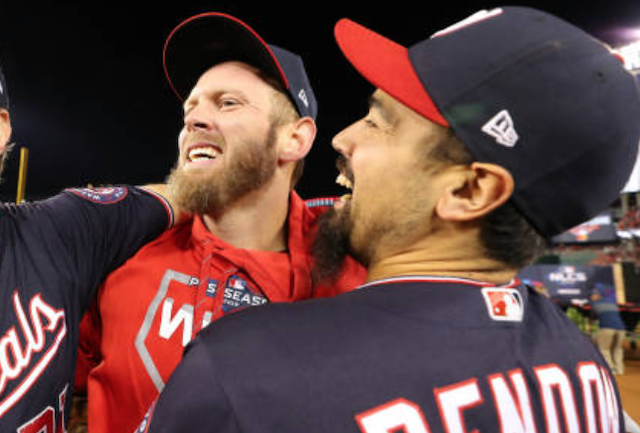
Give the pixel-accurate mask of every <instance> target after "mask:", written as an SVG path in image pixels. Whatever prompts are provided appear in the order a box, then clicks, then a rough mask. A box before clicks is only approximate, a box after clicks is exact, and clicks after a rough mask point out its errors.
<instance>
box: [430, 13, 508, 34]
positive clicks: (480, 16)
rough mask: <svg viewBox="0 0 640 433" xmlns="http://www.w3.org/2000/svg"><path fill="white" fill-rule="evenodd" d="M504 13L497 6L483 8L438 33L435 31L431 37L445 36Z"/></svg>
mask: <svg viewBox="0 0 640 433" xmlns="http://www.w3.org/2000/svg"><path fill="white" fill-rule="evenodd" d="M501 14H502V9H500V8H496V9H491V10H489V11H488V10H486V9H483V10H481V11H478V12H476V13H475V14H473V15H471V16H469V17H467V18H465V19H463V20H462V21H458V22H457V23H455V24H453V25H450V26H449V27H447V28H445V29H442V30H440V31H438V32H436V33H434V34H433V35H432V36H431V37H432V38H435V37H438V36H444V35H447V34H449V33H453V32H455V31H457V30H460V29H462V28H464V27H468V26H470V25H473V24H475V23H478V22H480V21H484V20H486V19H489V18H493V17H495V16H498V15H501Z"/></svg>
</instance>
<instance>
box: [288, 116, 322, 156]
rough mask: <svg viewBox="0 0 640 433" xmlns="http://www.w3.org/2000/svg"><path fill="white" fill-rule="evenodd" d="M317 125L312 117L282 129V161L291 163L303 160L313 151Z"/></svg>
mask: <svg viewBox="0 0 640 433" xmlns="http://www.w3.org/2000/svg"><path fill="white" fill-rule="evenodd" d="M316 131H317V128H316V123H315V121H314V120H313V119H312V118H310V117H302V118H300V119H298V120H297V121H296V122H295V123H293V124H291V125H287V126H285V127H283V128H282V129H281V134H284V135H283V137H281V138H280V143H281V145H280V161H283V162H290V161H299V160H301V159H303V158H304V157H305V156H306V155H307V154H308V153H309V151H310V150H311V145H312V144H313V140H314V139H315V137H316Z"/></svg>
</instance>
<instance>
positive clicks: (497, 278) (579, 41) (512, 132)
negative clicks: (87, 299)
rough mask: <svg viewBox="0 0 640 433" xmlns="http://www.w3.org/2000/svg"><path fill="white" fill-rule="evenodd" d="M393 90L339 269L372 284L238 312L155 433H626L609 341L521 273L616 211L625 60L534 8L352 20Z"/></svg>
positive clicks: (151, 422)
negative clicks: (384, 32) (396, 22)
mask: <svg viewBox="0 0 640 433" xmlns="http://www.w3.org/2000/svg"><path fill="white" fill-rule="evenodd" d="M335 31H336V38H337V41H338V44H339V46H340V48H341V50H342V52H343V53H344V54H345V56H346V58H347V59H348V60H349V61H350V62H351V63H352V64H353V66H354V67H355V68H356V69H357V70H358V71H359V72H360V74H362V75H363V76H364V78H366V79H367V80H368V81H370V82H371V83H372V84H373V85H374V86H375V87H376V88H377V89H376V90H375V92H374V93H373V95H372V97H371V99H370V110H369V112H368V114H367V115H366V117H365V118H363V119H362V120H360V121H358V122H356V123H354V124H353V125H351V126H349V127H348V128H347V129H345V130H344V131H342V132H341V133H340V134H338V136H336V137H335V139H334V142H333V146H334V148H335V149H336V150H337V151H338V152H339V153H340V154H341V162H340V164H339V167H340V171H341V176H340V177H341V179H340V183H342V184H344V185H345V186H347V187H348V188H350V189H352V194H350V195H347V196H345V197H343V199H342V200H341V202H340V203H339V204H337V205H336V206H335V208H334V211H333V213H332V214H331V215H329V216H328V217H327V219H326V222H325V226H324V228H323V230H322V232H323V234H324V235H325V236H324V237H321V239H322V241H319V242H318V244H317V252H318V256H317V257H318V264H319V265H321V266H323V269H325V271H323V273H320V274H319V275H321V276H325V277H330V276H331V274H332V270H333V271H335V270H338V269H340V260H339V258H340V257H339V256H340V255H341V254H343V253H346V252H350V253H352V254H353V255H354V256H355V257H356V258H358V259H359V260H360V261H361V262H362V263H363V264H365V265H366V266H367V267H368V272H369V273H368V283H367V284H365V285H364V286H361V287H360V288H359V289H358V290H356V291H353V292H350V293H347V294H344V295H340V296H337V297H334V298H330V299H323V300H314V301H308V302H302V303H298V304H297V305H276V304H272V305H269V306H264V307H258V308H255V309H251V310H249V311H243V312H240V313H238V314H236V315H234V316H232V317H228V318H223V319H222V320H220V321H218V322H217V323H215V324H212V325H211V326H209V327H208V328H206V329H205V330H203V331H202V332H201V333H200V334H199V335H198V336H197V337H196V339H195V340H194V341H193V342H192V343H191V344H190V345H189V346H188V347H187V349H186V352H185V355H184V359H183V361H182V363H181V365H180V366H179V367H178V368H177V369H176V370H175V371H174V374H173V376H172V378H171V379H170V380H169V382H168V383H167V385H166V387H165V389H164V391H163V393H162V394H161V395H160V397H159V399H158V400H157V401H156V403H155V405H154V406H153V407H152V409H151V410H150V411H149V413H148V415H147V417H146V418H145V420H144V421H143V423H142V425H141V428H140V430H142V431H143V430H145V429H148V430H149V431H151V432H174V431H201V432H202V431H211V432H214V431H215V432H243V433H249V432H264V431H269V432H276V431H277V432H329V431H330V432H366V433H386V432H398V431H403V432H406V433H427V432H430V433H435V432H447V433H454V432H455V433H462V432H485V433H486V432H511V433H516V432H576V433H577V432H620V431H624V420H623V411H622V408H621V405H620V397H619V394H618V391H617V387H616V384H615V381H614V379H613V376H612V373H611V371H610V369H609V368H608V367H607V364H606V362H605V361H604V359H603V358H602V356H601V355H600V354H599V353H598V351H597V349H596V348H595V347H594V346H593V344H592V343H591V342H590V341H589V340H588V339H587V338H586V337H585V336H583V335H582V334H581V333H580V331H579V330H578V329H577V328H576V327H575V326H573V325H572V324H571V323H570V321H569V320H568V319H567V318H566V317H565V316H564V315H563V313H562V312H561V311H560V310H559V309H558V308H557V307H555V306H554V305H552V304H551V303H550V302H549V301H548V299H546V298H545V297H544V296H542V295H540V294H538V293H537V292H535V291H534V290H532V289H530V288H528V287H526V286H524V285H523V284H522V283H520V282H519V281H518V280H517V279H516V274H517V271H518V270H519V269H520V268H522V267H523V266H525V265H526V264H528V263H530V262H531V261H533V260H534V259H535V258H536V257H537V255H538V254H539V253H540V252H541V250H542V249H543V248H544V246H545V239H547V238H549V237H551V236H553V235H556V234H558V233H561V232H563V231H565V230H567V229H569V228H571V227H573V226H575V225H577V224H579V223H581V222H583V221H585V220H587V219H589V218H590V217H592V216H594V215H596V214H597V213H598V212H600V211H601V210H603V209H604V208H606V207H607V206H609V205H610V204H612V202H613V201H614V200H615V199H616V198H617V196H618V194H619V192H620V191H621V189H622V188H623V186H624V185H625V182H626V181H627V178H628V177H629V175H630V173H631V170H632V166H633V164H634V162H635V161H636V155H637V147H638V140H639V138H640V124H639V123H638V119H640V94H639V92H638V88H637V84H636V81H635V79H634V77H633V76H632V75H630V74H629V73H628V72H627V71H626V70H625V68H624V66H623V64H622V62H621V61H620V59H619V58H618V57H616V56H615V55H613V54H612V53H611V52H610V50H609V49H608V48H607V47H606V46H605V45H604V44H602V43H601V42H599V41H598V40H596V39H594V38H592V37H591V36H589V35H588V34H586V33H584V32H583V31H581V30H580V29H578V28H576V27H574V26H573V25H571V24H569V23H567V22H565V21H562V20H560V19H558V18H556V17H554V16H551V15H549V14H547V13H544V12H541V11H537V10H534V9H529V8H520V7H503V8H498V9H493V10H488V11H481V12H479V13H477V14H474V15H473V16H471V17H469V18H467V19H465V20H463V21H461V22H458V23H457V24H454V25H453V26H450V27H448V28H447V29H445V30H442V31H439V32H437V33H436V34H434V35H433V36H431V37H430V38H429V39H427V40H424V41H421V42H418V43H417V44H415V45H413V46H411V47H409V48H405V47H403V46H401V45H399V44H397V43H395V42H393V41H391V40H389V39H387V38H385V37H383V36H381V35H379V34H376V33H374V32H373V31H371V30H369V29H367V28H365V27H363V26H361V25H359V24H356V23H354V22H353V21H350V20H346V19H345V20H341V21H340V22H339V23H338V24H337V26H336V29H335Z"/></svg>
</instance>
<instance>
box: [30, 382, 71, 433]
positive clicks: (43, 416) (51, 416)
mask: <svg viewBox="0 0 640 433" xmlns="http://www.w3.org/2000/svg"><path fill="white" fill-rule="evenodd" d="M68 388H69V386H68V385H67V386H65V387H64V390H63V391H62V392H61V393H60V396H59V397H58V410H59V411H60V412H59V413H60V416H59V417H58V428H57V429H56V428H55V427H56V414H55V413H56V411H55V409H54V408H52V407H51V406H48V407H47V408H46V409H45V410H43V411H42V412H40V413H39V414H38V415H36V416H35V417H34V418H32V419H31V420H30V421H28V422H27V423H25V424H23V425H22V426H21V427H19V428H18V433H63V432H66V431H67V429H66V428H65V426H64V405H65V403H66V400H67V389H68Z"/></svg>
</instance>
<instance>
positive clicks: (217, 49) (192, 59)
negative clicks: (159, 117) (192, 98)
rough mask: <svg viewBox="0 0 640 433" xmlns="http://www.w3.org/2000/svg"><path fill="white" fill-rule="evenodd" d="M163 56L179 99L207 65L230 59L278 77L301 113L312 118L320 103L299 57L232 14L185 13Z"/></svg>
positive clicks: (208, 66) (168, 41)
mask: <svg viewBox="0 0 640 433" xmlns="http://www.w3.org/2000/svg"><path fill="white" fill-rule="evenodd" d="M163 59H164V71H165V74H166V76H167V80H169V84H170V85H171V88H172V89H173V91H174V92H175V93H176V94H177V95H178V97H179V98H180V99H181V100H185V99H186V97H187V96H188V95H189V93H190V92H191V89H192V88H193V86H195V84H196V82H197V81H198V78H200V76H201V75H202V74H203V73H204V72H206V71H207V70H208V69H209V68H211V67H212V66H215V65H217V64H219V63H223V62H226V61H231V60H234V61H240V62H243V63H246V64H248V65H251V66H254V67H256V68H258V69H260V70H261V71H262V72H263V73H265V74H266V75H267V76H268V77H270V78H273V79H275V80H277V82H279V83H280V84H281V85H282V87H283V89H285V90H286V92H287V94H288V96H289V98H290V99H291V101H292V102H293V104H294V105H295V107H296V109H297V111H298V114H300V116H302V117H307V116H308V117H311V118H313V119H315V118H316V115H317V112H318V104H317V102H316V98H315V95H314V93H313V89H312V88H311V84H310V83H309V78H308V77H307V73H306V71H305V68H304V64H303V62H302V58H301V57H300V56H298V55H297V54H294V53H292V52H290V51H287V50H285V49H283V48H279V47H277V46H275V45H269V44H267V43H266V42H265V41H264V40H263V39H262V38H261V37H260V35H258V33H256V32H255V31H254V30H253V29H252V28H251V27H249V26H248V25H247V24H245V23H244V22H242V21H240V20H239V19H237V18H235V17H232V16H230V15H227V14H223V13H218V12H208V13H203V14H199V15H195V16H193V17H191V18H188V19H186V20H185V21H183V22H182V23H181V24H179V25H178V26H177V27H176V28H175V29H174V30H173V31H172V32H171V34H170V35H169V37H168V38H167V40H166V42H165V45H164V54H163Z"/></svg>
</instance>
